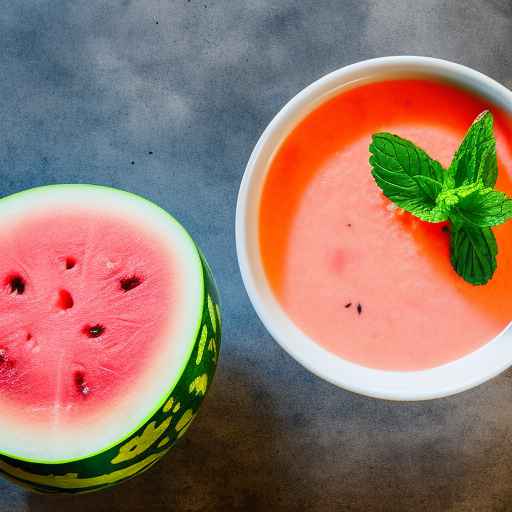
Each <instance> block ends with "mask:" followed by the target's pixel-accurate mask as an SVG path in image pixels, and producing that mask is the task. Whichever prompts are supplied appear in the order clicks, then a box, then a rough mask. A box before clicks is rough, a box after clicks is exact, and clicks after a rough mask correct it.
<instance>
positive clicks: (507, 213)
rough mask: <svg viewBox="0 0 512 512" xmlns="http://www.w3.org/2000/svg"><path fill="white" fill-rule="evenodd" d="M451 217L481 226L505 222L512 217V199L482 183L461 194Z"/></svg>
mask: <svg viewBox="0 0 512 512" xmlns="http://www.w3.org/2000/svg"><path fill="white" fill-rule="evenodd" d="M456 191H457V189H455V192H456ZM451 217H453V218H454V219H457V221H458V222H464V223H467V224H469V225H472V226H477V227H481V228H485V227H492V226H496V225H498V224H503V223H505V222H507V221H508V220H510V219H511V218H512V199H510V198H509V197H508V196H507V195H506V194H504V193H503V192H499V191H498V190H493V189H492V188H490V187H483V185H482V186H481V187H478V188H475V190H473V191H471V192H470V193H468V194H466V195H463V196H460V198H459V201H458V203H457V205H456V206H455V207H454V208H453V210H452V214H451Z"/></svg>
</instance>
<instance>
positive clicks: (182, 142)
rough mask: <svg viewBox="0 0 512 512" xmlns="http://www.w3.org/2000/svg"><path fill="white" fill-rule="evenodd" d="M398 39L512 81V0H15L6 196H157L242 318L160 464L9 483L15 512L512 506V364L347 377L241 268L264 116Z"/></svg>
mask: <svg viewBox="0 0 512 512" xmlns="http://www.w3.org/2000/svg"><path fill="white" fill-rule="evenodd" d="M390 54H422V55H432V56H436V57H443V58H447V59H451V60H455V61H457V62H461V63H463V64H467V65H470V66H473V67H475V68H476V69H479V70H481V71H483V72H485V73H487V74H489V75H491V76H492V77H494V78H496V79H498V80H500V81H502V82H504V83H505V84H507V83H508V84H509V85H512V2H511V1H510V0H338V1H335V0H332V1H328V0H310V1H302V2H301V1H294V0H246V1H239V0H224V1H220V0H219V1H217V0H108V1H105V0H3V1H2V2H1V6H0V102H1V108H0V137H1V138H0V193H1V194H9V193H11V192H15V191H18V190H21V189H24V188H27V187H31V186H35V185H42V184H47V183H57V182H90V183H100V184H105V185H111V186H115V187H120V188H124V189H127V190H130V191H133V192H136V193H138V194H142V195H144V196H147V197H149V198H150V199H152V200H154V201H156V202H157V203H159V204H161V205H162V206H163V207H164V208H167V209H168V210H169V211H171V212H173V213H174V214H175V215H176V216H177V217H178V218H179V219H180V220H181V221H182V222H183V223H184V224H185V226H186V227H187V228H188V229H189V230H190V232H191V233H192V235H193V236H194V237H195V238H196V240H197V241H198V242H199V244H200V245H201V247H202V248H203V250H204V252H205V253H206V255H207V257H208V259H209V261H210V262H211V265H212V267H213V269H214V271H215V273H216V276H217V279H218V282H219V285H220V287H221V290H222V295H223V303H224V326H225V336H224V345H223V348H222V359H221V365H220V369H219V372H218V374H217V378H216V380H215V383H214V386H213V388H212V392H211V394H210V396H209V398H208V399H207V400H206V403H205V406H204V408H203V410H202V412H201V414H200V415H199V417H198V418H197V420H196V422H195V423H194V425H193V426H192V428H191V429H190V434H189V435H188V437H186V438H185V440H184V441H183V442H182V443H181V444H180V446H179V447H178V448H176V449H175V450H174V451H173V452H172V453H171V454H170V455H169V456H168V457H167V458H166V460H165V461H164V462H163V463H161V464H160V465H158V466H156V467H155V468H153V469H152V470H151V471H149V472H148V473H146V474H145V475H144V476H142V477H140V478H138V479H135V480H134V481H131V482H129V483H127V484H125V485H123V486H121V487H119V488H117V489H114V490H111V491H108V492H104V493H101V494H97V495H89V496H84V497H76V498H73V497H71V498H68V497H64V498H55V497H44V496H37V495H29V494H26V493H25V492H24V491H22V490H19V489H18V488H16V487H15V486H13V485H11V484H9V483H7V482H5V481H3V480H0V511H1V512H9V511H28V510H33V511H60V510H62V511H64V510H71V511H76V512H81V511H91V510H94V511H97V512H103V511H117V510H121V511H125V510H126V511H163V510H166V511H167V510H169V511H173V510H177V511H184V512H185V511H186V512H199V511H201V512H205V511H210V510H221V511H229V510H240V511H253V510H254V511H259V510H262V511H274V510H275V511H280V510H291V511H293V510H306V511H322V512H323V511H331V510H333V511H345V510H346V511H386V512H387V511H391V512H395V511H396V512H401V511H404V512H405V511H411V510H414V511H415V512H419V511H424V510H425V511H473V510H474V511H478V512H485V511H495V510H496V511H501V510H502V511H509V510H511V509H512V473H511V470H512V404H511V402H512V373H511V372H507V373H505V374H504V375H502V376H500V377H499V378H497V379H495V380H493V381H492V382H490V383H488V384H486V385H483V386H481V387H479V388H478V389H475V390H473V391H470V392H467V393H465V394H463V395H460V396H456V397H452V398H448V399H443V400H438V401H435V402H431V403H422V404H413V405H406V404H393V403H386V402H381V401H376V400H372V399H368V398H363V397H359V396H356V395H353V394H351V393H348V392H345V391H342V390H339V389H337V388H335V387H333V386H331V385H329V384H326V383H324V382H322V381H320V380H319V379H317V378H316V377H314V376H312V375H310V374H308V373H307V372H306V371H305V370H304V369H302V367H300V366H299V365H298V364H297V363H295V362H294V361H293V360H292V359H291V358H290V357H288V356H287V355H286V354H285V353H284V352H283V351H282V350H281V349H280V348H279V347H278V346H277V345H276V344H275V343H274V342H273V341H272V339H271V338H270V336H269V335H268V334H267V333H266V332H265V329H264V328H263V327H262V325H261V324H260V322H259V321H258V320H257V318H256V316H255V314H254V312H253V310H252V308H251V306H250V303H249V301H248V299H247V297H246V294H245V292H244V290H243V287H242V282H241V279H240V277H239V274H238V270H237V263H236V256H235V246H234V235H233V229H234V213H235V200H236V194H237V189H238V184H239V182H240V178H241V176H242V172H243V169H244V166H245V163H246V161H247V159H248V157H249V154H250V151H251V149H252V147H253V145H254V144H255V142H256V140H257V138H258V136H259V134H260V133H261V131H262V130H263V129H264V128H265V126H266V125H267V123H268V122H269V121H270V119H271V118H272V116H273V115H274V114H275V113H276V111H277V110H278V109H279V108H280V107H281V106H282V105H283V104H284V103H285V102H286V101H287V100H288V99H289V98H290V97H291V96H292V95H294V94H295V93H297V92H298V91H299V90H300V89H302V88H303V87H304V86H306V85H307V84H309V83H310V82H312V81H313V80H315V79H316V78H318V77H320V76H321V75H323V74H325V73H327V72H329V71H331V70H333V69H335V68H338V67H340V66H343V65H345V64H349V63H352V62H354V61H357V60H361V59H366V58H369V57H375V56H382V55H390ZM149 152H153V154H149ZM132 162H133V163H132ZM0 443H1V440H0Z"/></svg>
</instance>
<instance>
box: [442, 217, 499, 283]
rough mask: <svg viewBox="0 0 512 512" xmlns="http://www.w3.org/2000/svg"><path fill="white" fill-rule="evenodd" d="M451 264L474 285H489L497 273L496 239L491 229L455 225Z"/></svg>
mask: <svg viewBox="0 0 512 512" xmlns="http://www.w3.org/2000/svg"><path fill="white" fill-rule="evenodd" d="M450 246H451V262H452V265H453V268H454V269H455V271H456V272H457V273H458V274H459V275H460V276H461V277H462V278H463V279H465V280H466V281H468V282H469V283H471V284H474V285H483V284H486V283H488V282H489V281H490V280H491V278H492V276H493V275H494V272H495V271H496V254H497V253H498V247H497V245H496V238H494V234H493V232H492V231H491V229H490V228H477V227H473V226H469V225H467V224H453V223H452V229H451V241H450Z"/></svg>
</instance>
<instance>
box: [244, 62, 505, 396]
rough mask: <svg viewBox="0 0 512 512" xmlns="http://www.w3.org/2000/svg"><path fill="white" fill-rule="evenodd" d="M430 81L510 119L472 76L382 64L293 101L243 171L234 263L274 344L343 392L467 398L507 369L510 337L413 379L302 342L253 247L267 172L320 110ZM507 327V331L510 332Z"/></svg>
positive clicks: (365, 66)
mask: <svg viewBox="0 0 512 512" xmlns="http://www.w3.org/2000/svg"><path fill="white" fill-rule="evenodd" d="M411 75H412V76H415V77H417V76H421V75H424V76H429V77H433V78H438V79H440V80H445V81H446V80H447V81H449V82H451V83H454V84H456V85H460V86H463V87H465V88H469V89H470V90H472V91H474V92H476V93H477V94H479V95H481V96H483V97H485V98H486V99H488V100H490V101H491V102H492V103H494V104H496V105H497V106H499V107H501V108H502V109H504V110H505V111H507V112H510V113H512V92H511V91H509V90H508V89H506V88H505V87H504V86H502V85H500V84H499V83H497V82H496V81H494V80H492V79H491V78H489V77H487V76H486V75H483V74H482V73H479V72H478V71H475V70H473V69H470V68H467V67H465V66H461V65H459V64H454V63H452V62H447V61H444V60H439V59H432V58H428V57H409V56H407V57H406V56H402V57H383V58H379V59H372V60H367V61H363V62H359V63H357V64H352V65H350V66H346V67H344V68H341V69H339V70H337V71H334V72H333V73H330V74H328V75H326V76H324V77H322V78H320V79H319V80H317V81H316V82H314V83H313V84H311V85H310V86H309V87H306V88H305V89H304V90H303V91H301V92H300V93H299V94H297V96H295V97H294V98H293V99H292V100H291V101H290V102H288V103H287V104H286V105H285V107H284V108H283V109H282V110H281V111H280V112H279V113H278V114H277V115H276V117H275V118H274V119H273V120H272V122H271V123H270V124H269V125H268V127H267V129H266V130H265V131H264V133H263V135H262V136H261V138H260V140H259V141H258V143H257V144H256V147H255V148H254V151H253V152H252V155H251V157H250V159H249V163H248V164H247V168H246V170H245V174H244V177H243V179H242V184H241V186H240V192H239V196H238V205H237V212H236V244H237V253H238V262H239V265H240V271H241V273H242V278H243V280H244V283H245V287H246V289H247V293H248V294H249V298H250V299H251V302H252V304H253V306H254V308H255V310H256V312H257V314H258V316H259V317H260V319H261V321H262V322H263V324H264V325H265V327H266V328H267V329H268V331H269V332H270V334H271V335H272V336H273V337H274V339H275V340H276V341H277V342H278V343H279V344H280V345H281V346H282V347H283V348H284V349H285V350H286V351H287V352H288V353H289V354H290V355H291V356H292V357H294V358H295V359H296V360H297V361H298V362H299V363H301V364H302V365H303V366H305V367H306V368H307V369H308V370H310V371H312V372H313V373H314V374H316V375H318V376H319V377H322V378H323V379H325V380H327V381H329V382H332V383H333V384H336V385H337V386H340V387H342V388H345V389H348V390H350V391H354V392H356V393H361V394H363V395H368V396H372V397H376V398H384V399H390V400H426V399H432V398H440V397H443V396H448V395H452V394H454V393H459V392H461V391H464V390H467V389H469V388H472V387H474V386H477V385H479V384H481V383H482V382H485V381H487V380H489V379H491V378H492V377H494V376H496V375H498V374H499V373H500V372H502V371H503V370H505V369H507V368H508V367H509V366H510V365H512V329H508V328H507V329H505V330H504V331H503V333H501V334H500V335H499V336H497V337H496V338H494V339H493V340H490V341H489V342H488V343H487V344H486V345H484V346H483V347H481V348H480V349H478V350H476V351H474V352H472V353H470V354H468V355H466V356H464V357H462V358H460V359H457V360H455V361H453V362H451V363H448V364H444V365H442V366H437V367H435V368H432V369H428V370H422V371H411V372H398V371H384V370H375V369H371V368H366V367H364V366H361V365H358V364H355V363H352V362H350V361H347V360H345V359H343V358H341V357H339V356H336V355H334V354H332V353H330V352H328V351H327V350H325V349H324V348H322V347H321V346H320V345H318V344H317V343H315V341H314V340H313V339H311V338H310V337H308V336H307V335H306V334H304V333H303V332H302V331H301V330H299V328H298V327H297V326H296V325H295V324H294V323H293V321H292V320H291V319H290V318H289V317H288V316H287V314H286V313H285V311H284V310H283V309H282V307H281V306H280V304H279V303H278V302H277V300H276V298H275V297H274V295H273V293H272V291H271V289H270V286H269V284H268V282H267V279H266V276H265V272H264V269H263V265H262V261H261V256H260V250H259V242H258V222H259V220H258V213H259V205H260V198H261V193H262V189H263V184H264V181H265V177H266V174H267V172H268V169H269V164H270V162H271V161H272V158H273V156H274V155H275V153H276V151H277V149H278V148H279V146H280V145H281V143H282V142H283V140H284V139H285V138H286V136H287V135H288V134H289V133H290V131H291V130H292V129H293V128H294V127H295V126H296V125H297V124H298V123H299V122H300V121H301V120H302V119H303V118H304V117H305V116H306V115H307V114H308V113H310V112H311V111H312V110H314V109H315V108H316V107H317V106H318V105H319V104H320V103H323V102H325V101H326V100H327V99H329V98H331V97H333V96H335V95H336V94H338V93H339V92H340V89H342V88H346V87H350V86H352V85H353V84H354V83H364V82H373V81H379V80H381V79H382V78H384V77H389V76H393V77H401V76H402V77H403V76H411ZM509 327H510V325H509Z"/></svg>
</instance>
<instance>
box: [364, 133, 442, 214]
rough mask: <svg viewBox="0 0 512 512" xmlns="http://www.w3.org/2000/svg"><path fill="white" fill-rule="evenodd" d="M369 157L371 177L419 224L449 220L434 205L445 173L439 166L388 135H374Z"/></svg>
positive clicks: (401, 140)
mask: <svg viewBox="0 0 512 512" xmlns="http://www.w3.org/2000/svg"><path fill="white" fill-rule="evenodd" d="M370 153H371V157H370V165H371V166H372V174H373V177H374V178H375V181H376V183H377V185H378V186H379V187H380V188H381V190H382V192H383V193H384V195H385V196H386V197H388V198H389V199H391V201H393V202H394V203H395V204H396V205H397V206H399V207H400V208H403V209H404V210H406V211H408V212H410V213H412V214H413V215H415V216H416V217H419V218H420V219H422V220H425V221H428V222H442V221H445V220H447V219H448V216H447V215H446V212H444V211H442V210H441V209H439V208H438V207H437V204H436V199H437V196H438V194H439V192H440V191H441V190H442V188H443V182H444V177H445V173H446V171H444V169H443V167H442V166H441V164H440V163H439V162H437V161H435V160H433V159H432V158H430V157H429V156H428V155H427V154H426V153H425V151H423V150H422V149H420V148H419V147H417V146H416V145H415V144H413V143H412V142H410V141H408V140H406V139H402V138H401V137H398V136H397V135H392V134H391V133H377V134H375V135H373V138H372V143H371V145H370Z"/></svg>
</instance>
